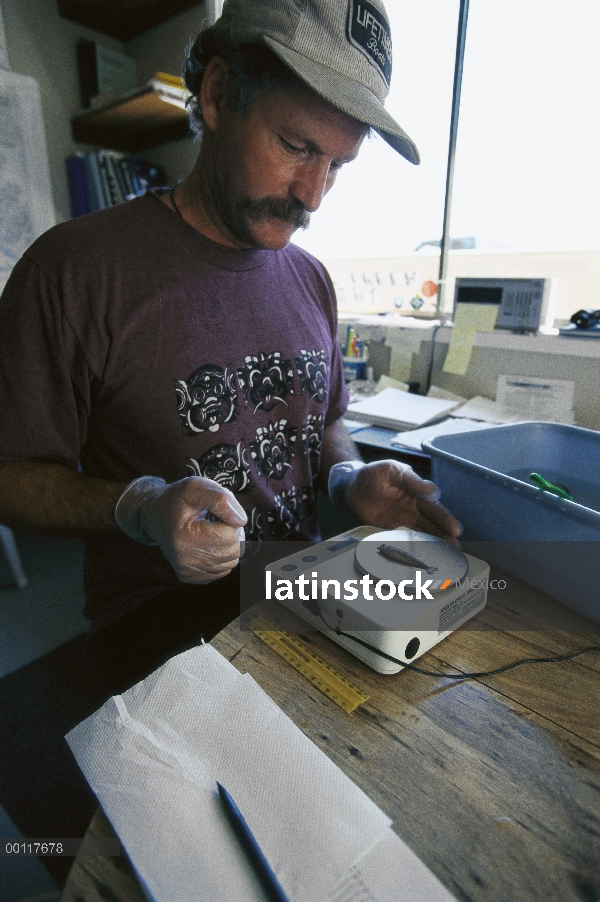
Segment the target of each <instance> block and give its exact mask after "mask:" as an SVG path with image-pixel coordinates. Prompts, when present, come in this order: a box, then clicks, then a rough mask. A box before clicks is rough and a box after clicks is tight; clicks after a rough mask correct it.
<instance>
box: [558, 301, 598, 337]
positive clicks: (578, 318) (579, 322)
mask: <svg viewBox="0 0 600 902" xmlns="http://www.w3.org/2000/svg"><path fill="white" fill-rule="evenodd" d="M559 332H560V334H561V335H574V336H575V337H577V338H581V337H583V338H600V310H594V309H593V308H592V307H587V308H586V309H584V310H578V311H577V313H574V314H573V316H572V317H571V322H570V323H569V325H568V326H565V327H564V328H562V329H560V330H559Z"/></svg>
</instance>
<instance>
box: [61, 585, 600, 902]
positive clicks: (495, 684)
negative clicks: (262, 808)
mask: <svg viewBox="0 0 600 902" xmlns="http://www.w3.org/2000/svg"><path fill="white" fill-rule="evenodd" d="M496 575H497V574H496ZM506 579H507V581H508V586H507V589H506V590H504V591H503V592H501V591H496V592H494V591H491V592H490V593H489V600H488V605H487V607H486V608H485V609H484V611H483V612H481V614H479V615H478V616H477V617H476V618H474V619H473V620H472V621H471V622H470V623H469V624H468V625H467V627H465V628H462V629H460V630H457V631H456V632H455V633H453V634H452V635H451V636H450V637H448V638H447V639H445V640H444V641H443V642H441V643H440V644H439V645H438V646H436V647H435V648H434V649H432V651H431V652H430V653H428V654H427V655H424V656H423V657H421V658H419V659H418V661H417V662H415V663H416V664H417V665H418V666H420V667H422V668H424V669H429V670H436V671H444V670H446V671H452V672H454V671H456V670H460V671H462V672H468V671H479V670H492V669H495V668H497V667H500V666H503V665H504V664H507V663H511V662H513V661H516V660H519V659H522V658H539V657H548V656H552V655H560V654H569V653H570V652H572V651H575V650H577V649H579V648H582V647H587V646H592V645H600V629H599V628H598V627H597V626H594V625H593V624H591V623H590V622H589V621H587V620H585V619H584V618H582V617H580V616H579V615H576V614H574V613H573V612H571V611H569V610H568V609H567V608H564V607H563V606H562V605H560V604H558V603H557V602H554V601H552V600H551V599H549V598H548V597H547V596H545V595H542V594H541V593H538V592H536V591H534V590H533V589H531V588H529V587H527V586H525V585H524V584H523V583H520V582H519V581H518V580H515V579H514V577H508V576H507V577H506ZM270 614H271V619H272V622H273V618H274V617H276V612H275V608H273V607H271V608H270ZM299 632H300V634H301V636H302V639H303V641H304V642H305V643H306V644H307V645H308V646H309V647H310V648H312V649H313V650H314V651H315V652H316V653H317V654H319V655H320V656H321V657H322V658H324V659H325V660H326V661H328V662H329V663H330V664H331V665H332V666H334V667H335V668H336V669H337V670H338V671H339V672H341V673H342V674H343V675H345V676H346V677H348V678H349V679H350V680H352V681H353V682H354V683H355V684H356V685H357V686H358V687H359V688H360V689H361V690H364V692H365V693H367V694H368V695H369V699H368V701H366V702H365V703H364V704H362V705H361V706H360V707H359V708H357V709H356V711H354V712H353V713H352V714H346V713H345V712H344V711H342V710H341V709H340V708H338V707H337V705H335V704H334V703H333V702H332V701H331V700H330V699H328V698H327V697H326V696H325V695H323V694H322V693H321V692H319V690H318V689H316V688H315V687H314V686H312V685H311V683H310V682H309V681H308V680H306V679H305V678H304V677H303V676H302V675H300V674H299V673H297V672H296V671H295V670H293V668H292V667H290V666H289V665H288V664H286V662H285V661H283V660H282V659H281V658H280V657H279V656H278V655H277V654H276V653H275V652H274V651H273V650H272V649H270V648H269V647H268V646H266V645H265V644H264V643H263V642H261V641H260V639H258V638H257V637H256V636H255V635H254V634H253V633H252V632H250V631H249V630H248V629H246V628H245V627H244V626H243V624H242V623H241V622H240V621H236V622H235V623H233V624H231V625H230V626H229V627H227V629H225V630H224V631H223V632H222V633H220V634H219V635H218V636H217V637H215V639H214V640H213V642H212V644H213V645H214V647H215V648H217V650H218V651H220V652H221V653H222V654H223V655H224V656H225V657H227V658H228V659H229V660H230V661H231V662H232V663H233V665H234V666H235V667H236V668H237V669H238V670H239V671H241V672H248V673H250V674H252V676H253V677H254V679H255V680H256V681H257V682H258V683H259V685H260V686H261V687H262V688H263V689H264V690H265V691H266V692H267V693H268V694H269V695H270V696H271V697H272V698H273V699H274V700H275V701H276V702H277V704H278V705H279V706H280V707H281V708H282V710H283V711H284V712H285V713H286V714H287V715H288V716H289V717H290V718H291V719H292V720H293V721H294V723H296V724H297V726H298V727H299V728H300V729H301V730H302V731H303V732H304V733H305V734H306V735H307V736H308V737H309V738H310V739H311V740H312V741H313V742H314V743H315V744H316V745H317V746H318V747H319V748H320V749H322V750H323V751H324V752H325V754H326V755H328V757H329V758H331V759H332V760H333V761H334V762H335V763H336V764H337V765H338V766H339V767H340V768H341V769H342V770H343V771H344V773H346V774H347V775H348V776H349V777H350V778H351V779H352V780H354V781H355V782H356V783H357V784H358V785H359V786H360V787H361V788H362V789H363V790H364V791H365V792H366V794H367V795H368V796H369V797H370V798H371V799H372V800H373V801H374V802H375V803H376V804H377V805H379V806H380V808H381V809H382V810H383V811H385V813H386V814H387V815H389V817H390V818H392V820H393V822H394V830H395V831H396V833H397V834H398V835H399V836H400V837H401V838H402V839H403V840H404V841H405V842H406V843H407V844H408V845H409V846H410V847H411V848H412V849H413V850H414V851H415V852H416V854H417V855H418V856H419V858H421V860H422V861H423V862H424V863H425V864H426V865H427V866H428V867H429V868H430V869H431V870H432V871H433V873H434V874H436V876H437V877H438V878H439V879H440V880H441V881H442V883H444V884H445V886H447V887H448V889H449V890H450V891H451V892H452V893H454V895H455V896H456V898H457V899H459V900H463V902H549V900H560V902H599V900H600V867H599V864H600V726H599V724H600V716H599V715H600V691H599V689H600V680H599V677H598V672H599V669H600V652H597V651H590V652H588V653H587V654H585V655H582V656H580V657H576V658H573V659H572V660H570V661H564V662H561V663H553V664H527V665H523V666H520V667H518V668H515V669H514V670H510V671H508V672H506V673H504V674H501V675H497V676H494V677H481V678H478V679H469V680H463V681H456V680H447V679H444V678H443V677H441V676H440V677H431V676H425V675H422V674H419V673H414V672H410V671H408V670H403V671H401V672H400V673H398V674H396V675H393V676H383V675H380V674H377V673H375V672H374V671H371V670H369V668H367V667H366V666H365V665H363V664H362V663H361V662H359V661H358V660H356V659H355V658H353V657H352V656H351V655H350V654H348V653H347V652H346V651H344V650H343V649H342V648H340V647H339V646H337V645H335V644H334V643H332V642H330V641H329V640H328V639H327V638H326V637H325V636H322V635H321V634H320V633H315V632H310V631H304V629H303V628H302V629H301V630H299ZM106 827H108V825H107V824H106V823H105V822H103V815H102V814H101V812H99V813H98V814H97V815H96V817H95V818H94V820H93V822H92V825H91V827H90V831H91V832H94V831H97V830H99V829H102V828H104V829H106ZM109 829H110V828H109ZM116 861H118V860H116V859H86V860H83V859H82V860H79V859H76V860H75V863H74V866H73V869H72V871H71V874H70V877H69V880H68V882H67V885H66V887H65V890H64V892H63V895H62V897H61V898H62V902H99V900H100V899H102V900H104V902H106V900H109V902H114V900H118V902H138V900H141V899H142V898H143V897H142V896H141V894H140V891H139V889H138V888H137V887H136V885H135V880H134V878H133V877H132V875H131V872H130V871H129V870H128V868H127V866H126V862H125V864H124V862H123V860H121V863H120V865H119V866H118V867H115V862H116ZM113 878H114V880H113ZM111 894H112V895H111Z"/></svg>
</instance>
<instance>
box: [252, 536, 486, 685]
mask: <svg viewBox="0 0 600 902" xmlns="http://www.w3.org/2000/svg"><path fill="white" fill-rule="evenodd" d="M266 569H267V571H270V576H268V579H269V585H270V586H271V587H272V591H273V593H274V594H273V595H272V596H271V597H274V598H277V600H279V601H280V603H281V604H283V605H285V606H286V607H287V608H289V609H290V610H291V611H293V612H294V613H295V614H297V615H298V616H300V617H301V618H302V619H303V620H305V621H306V622H307V623H309V624H310V625H311V626H313V627H314V628H316V629H318V630H320V631H321V632H323V633H324V634H325V635H326V636H328V637H329V638H330V639H332V640H333V641H334V642H337V643H338V645H341V646H342V647H343V648H345V649H346V650H347V651H349V652H350V653H351V654H353V655H355V657H357V658H359V659H360V660H361V661H363V662H364V663H365V664H368V666H369V667H371V668H372V669H373V670H376V671H378V673H385V674H392V673H398V671H400V670H402V668H403V664H404V663H410V662H412V661H414V660H415V659H416V658H418V657H420V656H421V655H422V654H424V653H425V652H427V651H429V649H431V648H433V646H434V645H437V644H438V642H441V641H442V639H445V638H446V636H449V635H450V633H452V632H453V631H454V630H455V629H456V628H457V627H459V626H462V624H463V623H465V622H466V621H467V620H469V619H470V618H471V617H473V615H474V614H476V613H478V611H481V610H482V608H483V607H485V603H486V599H487V587H488V577H489V565H488V564H486V563H485V562H484V561H481V560H479V559H478V558H475V557H472V556H471V555H468V554H464V553H463V552H462V551H460V550H459V549H457V548H456V547H455V546H454V545H452V544H451V543H450V542H447V541H445V540H444V539H438V538H436V537H434V536H430V535H427V534H425V533H421V532H417V531H415V530H411V529H395V530H381V529H376V528H375V527H371V526H360V527H358V528H356V529H352V530H349V531H348V532H345V533H343V534H342V535H339V536H336V537H335V538H333V539H329V540H327V541H326V542H321V543H320V544H319V545H315V546H314V547H309V548H307V549H305V550H304V551H300V552H297V553H295V554H292V555H290V556H289V557H285V558H282V559H281V560H278V561H276V562H274V563H273V564H270V565H269V566H268V567H267V568H266ZM300 576H303V577H304V584H300V585H299V584H298V583H296V582H294V581H296V580H298V578H299V577H300ZM283 580H286V581H287V583H285V584H284V583H283V582H278V581H283ZM369 580H370V582H369ZM324 581H328V582H324ZM290 583H292V584H293V598H290V597H288V598H284V597H283V595H284V594H287V593H285V592H284V591H281V592H280V593H279V594H275V593H276V591H277V589H278V587H279V586H284V585H287V586H289V584H290ZM375 583H379V590H380V594H381V595H382V596H383V597H378V596H377V594H376V592H375ZM345 584H346V586H345ZM421 587H423V589H424V590H423V589H421ZM393 589H394V590H395V591H394V594H393V597H392V590H393ZM400 593H402V595H403V596H404V597H401V596H400ZM301 594H303V595H304V596H305V598H301V597H300V595H301ZM323 594H325V596H326V597H325V598H323V597H322V595H323ZM354 594H355V595H356V597H355V598H352V597H351V596H352V595H354ZM419 594H420V595H421V597H420V598H419V597H418V595H419ZM428 594H429V595H430V596H431V598H428V597H427V595H428ZM368 595H370V596H371V597H370V598H368V597H366V596H368ZM337 596H339V597H337ZM344 596H346V597H344ZM388 596H389V597H388ZM390 659H392V660H390Z"/></svg>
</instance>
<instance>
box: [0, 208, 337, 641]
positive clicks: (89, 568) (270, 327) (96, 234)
mask: <svg viewBox="0 0 600 902" xmlns="http://www.w3.org/2000/svg"><path fill="white" fill-rule="evenodd" d="M0 334H1V335H2V354H1V356H0V417H1V422H2V430H1V437H0V461H7V460H14V459H22V458H33V457H37V458H45V459H48V460H52V461H57V462H60V463H63V464H66V465H68V466H70V467H73V468H76V467H77V466H78V464H79V463H80V465H81V469H82V472H83V473H84V475H86V476H96V477H102V478H107V479H115V480H126V481H129V480H131V479H134V478H135V477H137V476H141V475H152V476H161V477H163V478H164V479H165V480H166V481H167V482H173V481H175V480H177V479H181V478H182V477H184V476H188V475H202V476H205V477H208V478H210V479H214V480H216V481H217V482H219V483H220V484H221V485H223V486H226V487H227V488H228V489H230V490H231V491H232V492H234V493H235V495H236V498H237V499H238V501H239V502H240V504H241V505H242V507H244V509H245V510H246V511H247V513H248V525H247V536H248V538H249V539H259V538H262V539H271V540H279V539H310V538H318V525H317V522H316V514H315V500H314V480H315V477H316V476H317V474H318V472H319V462H320V455H321V444H322V439H323V429H324V427H325V426H326V425H328V424H330V423H331V422H333V421H334V420H336V419H338V418H339V417H340V416H341V415H342V413H343V412H344V410H345V408H346V404H347V392H346V388H345V386H344V380H343V373H342V365H341V359H340V353H339V348H338V345H337V340H336V311H335V300H334V297H333V290H332V287H331V282H330V280H329V278H328V276H327V273H326V271H325V270H324V268H323V267H322V266H321V264H320V263H319V262H318V261H317V260H315V259H314V258H313V257H311V256H310V255H309V254H307V253H306V252H305V251H303V250H301V249H300V248H298V247H295V246H294V245H289V246H288V247H287V248H285V249H284V250H281V251H268V250H234V249H230V248H226V247H223V246H221V245H217V244H215V243H214V242H211V241H209V240H208V239H206V238H204V237H203V236H201V235H200V234H199V233H198V232H196V231H195V229H193V228H192V227H191V226H189V225H187V223H185V222H184V221H183V220H182V219H180V218H179V217H178V216H177V215H176V214H175V213H174V212H173V211H172V210H171V209H169V208H168V207H167V206H166V205H165V204H164V203H163V202H162V201H160V200H159V198H158V197H157V196H156V195H155V194H152V193H149V194H146V195H145V196H144V197H142V198H139V199H137V200H133V201H130V202H129V203H126V204H122V205H120V206H118V207H113V208H110V209H108V210H102V211H100V212H98V213H94V214H91V215H90V216H85V217H82V218H80V219H77V220H72V221H70V222H67V223H63V224H61V225H58V226H56V227H55V228H53V229H51V230H50V231H49V232H46V234H45V235H42V237H41V238H39V239H38V240H37V241H36V242H35V243H34V244H33V245H32V246H31V247H30V248H29V250H28V251H27V252H26V253H25V255H24V256H23V258H22V259H21V260H20V261H19V262H18V263H17V265H16V266H15V268H14V270H13V273H12V275H11V277H10V279H9V281H8V283H7V285H6V288H5V291H4V294H3V296H2V302H1V303H0ZM85 584H86V595H87V606H86V613H87V615H88V616H89V617H90V618H91V619H92V620H94V621H96V622H97V623H99V622H108V621H110V620H112V619H115V618H116V617H118V616H120V615H121V614H123V613H124V612H125V611H126V610H128V609H130V608H132V607H134V606H135V605H137V604H139V603H141V602H143V601H146V600H148V599H149V598H151V597H153V596H154V595H156V594H157V593H158V592H160V591H162V590H164V589H165V588H168V587H172V586H174V585H177V584H178V581H177V578H176V576H175V574H174V572H173V570H172V569H171V567H170V565H169V564H168V563H167V562H166V561H165V559H164V558H163V556H162V554H161V553H160V551H159V550H158V549H157V548H152V547H147V546H142V545H139V544H138V543H136V542H134V541H133V540H131V539H129V538H128V537H127V536H125V535H120V534H116V535H109V536H95V537H91V538H88V539H86V567H85Z"/></svg>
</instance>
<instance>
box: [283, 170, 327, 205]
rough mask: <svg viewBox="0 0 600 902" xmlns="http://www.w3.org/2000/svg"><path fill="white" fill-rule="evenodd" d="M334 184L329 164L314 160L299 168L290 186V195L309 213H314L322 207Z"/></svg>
mask: <svg viewBox="0 0 600 902" xmlns="http://www.w3.org/2000/svg"><path fill="white" fill-rule="evenodd" d="M332 182H333V179H332V176H331V170H330V166H329V163H328V162H327V161H325V160H313V161H311V162H310V163H304V164H303V165H302V166H301V167H300V168H299V170H298V172H297V173H296V175H295V178H294V180H293V182H292V184H291V185H290V193H291V194H292V195H293V197H295V198H296V200H299V201H300V203H301V204H302V206H303V207H305V209H307V210H308V212H309V213H314V212H315V211H316V210H318V209H319V207H320V206H321V201H322V200H323V198H324V197H325V195H326V194H327V192H328V191H329V189H330V188H331V185H332Z"/></svg>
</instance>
